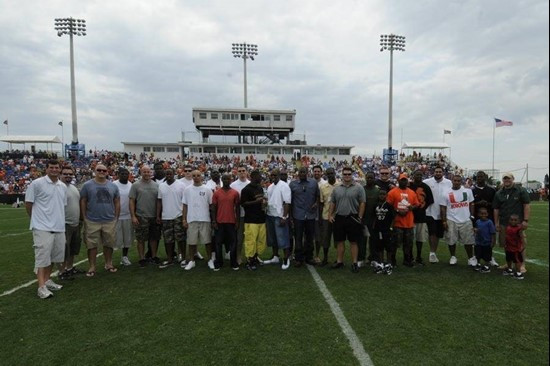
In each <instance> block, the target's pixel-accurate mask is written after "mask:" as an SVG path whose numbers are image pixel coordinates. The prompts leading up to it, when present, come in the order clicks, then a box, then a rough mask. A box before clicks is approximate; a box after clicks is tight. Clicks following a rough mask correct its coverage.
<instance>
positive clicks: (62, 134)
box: [58, 121, 66, 159]
mask: <svg viewBox="0 0 550 366" xmlns="http://www.w3.org/2000/svg"><path fill="white" fill-rule="evenodd" d="M58 125H60V126H61V153H62V154H63V159H65V157H66V156H65V129H64V128H63V121H59V123H58Z"/></svg>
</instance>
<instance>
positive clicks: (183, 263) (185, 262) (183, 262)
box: [180, 259, 187, 268]
mask: <svg viewBox="0 0 550 366" xmlns="http://www.w3.org/2000/svg"><path fill="white" fill-rule="evenodd" d="M185 266H187V261H186V260H185V259H182V260H181V261H180V267H181V268H185Z"/></svg>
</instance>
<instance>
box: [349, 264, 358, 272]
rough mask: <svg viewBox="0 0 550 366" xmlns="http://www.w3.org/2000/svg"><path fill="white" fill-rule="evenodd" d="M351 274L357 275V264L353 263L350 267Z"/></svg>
mask: <svg viewBox="0 0 550 366" xmlns="http://www.w3.org/2000/svg"><path fill="white" fill-rule="evenodd" d="M351 272H352V273H359V266H358V265H357V263H353V264H352V265H351Z"/></svg>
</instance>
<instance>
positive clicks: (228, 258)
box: [224, 252, 231, 260]
mask: <svg viewBox="0 0 550 366" xmlns="http://www.w3.org/2000/svg"><path fill="white" fill-rule="evenodd" d="M224 258H225V259H227V260H231V253H230V252H225V257H224Z"/></svg>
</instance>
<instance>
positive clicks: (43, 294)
mask: <svg viewBox="0 0 550 366" xmlns="http://www.w3.org/2000/svg"><path fill="white" fill-rule="evenodd" d="M37 294H38V297H39V298H41V299H47V298H49V297H52V296H53V293H52V292H51V291H50V290H48V288H47V287H46V286H45V285H44V286H42V287H39V288H38V292H37Z"/></svg>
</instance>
